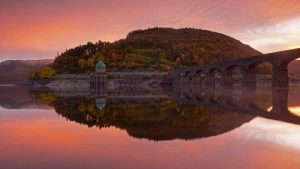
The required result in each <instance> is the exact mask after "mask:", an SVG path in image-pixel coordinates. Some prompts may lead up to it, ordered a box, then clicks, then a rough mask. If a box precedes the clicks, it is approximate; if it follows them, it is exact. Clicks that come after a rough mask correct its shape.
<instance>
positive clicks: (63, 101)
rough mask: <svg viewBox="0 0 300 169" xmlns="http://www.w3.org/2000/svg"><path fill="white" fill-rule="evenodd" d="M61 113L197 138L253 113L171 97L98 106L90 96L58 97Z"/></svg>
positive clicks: (149, 134)
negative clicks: (178, 101) (183, 102)
mask: <svg viewBox="0 0 300 169" xmlns="http://www.w3.org/2000/svg"><path fill="white" fill-rule="evenodd" d="M53 105H54V107H55V110H56V112H57V113H58V114H60V115H62V116H63V117H65V118H67V119H68V120H71V121H76V122H78V123H80V124H85V125H88V126H90V127H92V126H97V127H99V128H102V127H109V126H115V127H118V128H121V129H125V130H126V131H127V132H128V134H129V135H131V136H133V137H136V138H147V139H150V140H172V139H195V138H202V137H208V136H214V135H218V134H221V133H224V132H228V131H230V130H232V129H234V128H236V127H239V126H240V125H242V124H243V123H245V122H248V121H250V120H251V119H252V118H253V117H252V116H249V115H244V114H239V113H233V112H217V111H215V110H212V109H208V108H205V107H203V106H185V105H180V104H176V103H175V102H173V101H171V100H169V99H160V100H156V101H154V102H152V103H134V102H131V103H127V104H118V103H116V102H110V101H109V100H108V101H107V102H106V107H105V108H104V109H102V110H98V109H97V108H96V106H95V101H94V100H92V99H87V98H78V97H77V98H75V97H74V98H64V97H59V98H56V99H55V101H54V102H53Z"/></svg>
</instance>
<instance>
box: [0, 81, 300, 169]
mask: <svg viewBox="0 0 300 169" xmlns="http://www.w3.org/2000/svg"><path fill="white" fill-rule="evenodd" d="M0 90H1V95H0V105H1V108H0V136H1V137H0V138H1V139H0V150H1V154H0V168H49V169H50V168H70V169H71V168H72V169H74V168H131V169H132V168H200V167H201V168H231V169H232V168H236V169H239V168H272V169H273V168H275V169H276V168H299V166H300V160H299V159H300V126H299V125H300V102H299V96H300V87H297V86H293V87H290V89H289V90H287V89H273V90H272V89H268V88H257V89H255V90H254V89H242V88H233V89H232V88H222V89H220V88H217V89H210V90H209V89H201V88H180V89H175V90H166V91H165V92H159V93H153V92H149V91H147V92H140V91H135V92H124V91H121V92H109V91H108V92H104V93H92V92H91V93H88V92H87V93H51V92H32V91H28V90H27V89H24V88H18V87H1V89H0Z"/></svg>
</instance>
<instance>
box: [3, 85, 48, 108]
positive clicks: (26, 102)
mask: <svg viewBox="0 0 300 169" xmlns="http://www.w3.org/2000/svg"><path fill="white" fill-rule="evenodd" d="M0 91H1V93H0V106H1V107H4V108H7V109H51V107H49V106H47V105H45V104H42V103H41V102H40V101H38V100H35V99H33V98H31V96H30V93H29V91H28V90H27V89H26V88H22V87H16V86H9V87H0Z"/></svg>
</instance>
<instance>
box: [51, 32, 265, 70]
mask: <svg viewBox="0 0 300 169" xmlns="http://www.w3.org/2000/svg"><path fill="white" fill-rule="evenodd" d="M259 54H261V53H260V52H259V51H257V50H255V49H253V48H251V47H250V46H248V45H245V44H243V43H241V42H240V41H238V40H236V39H234V38H231V37H229V36H226V35H224V34H220V33H216V32H211V31H207V30H201V29H192V28H184V29H172V28H150V29H146V30H135V31H132V32H130V33H129V34H128V35H127V37H126V38H125V39H121V40H118V41H116V42H113V43H109V42H102V41H98V42H97V43H91V42H88V43H87V44H85V45H80V46H77V47H75V48H72V49H68V50H66V51H65V52H63V53H61V54H59V55H58V56H57V57H56V58H55V60H54V63H53V65H52V68H53V69H54V70H55V72H56V73H85V72H88V71H94V68H95V64H96V63H97V62H98V61H100V60H101V61H103V62H104V63H105V64H106V66H107V68H108V70H111V69H112V68H113V67H116V68H122V67H123V68H124V67H126V68H136V67H153V68H156V69H159V70H163V71H170V70H172V69H175V68H179V67H184V66H194V65H201V64H208V63H215V62H221V61H224V60H228V59H234V58H241V57H249V56H254V55H259Z"/></svg>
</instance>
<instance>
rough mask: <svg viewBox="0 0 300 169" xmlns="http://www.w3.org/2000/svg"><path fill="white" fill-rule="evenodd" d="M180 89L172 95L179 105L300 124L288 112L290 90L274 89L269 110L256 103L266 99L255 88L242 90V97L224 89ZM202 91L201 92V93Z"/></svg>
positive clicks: (299, 121) (171, 93)
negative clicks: (258, 94) (204, 107)
mask: <svg viewBox="0 0 300 169" xmlns="http://www.w3.org/2000/svg"><path fill="white" fill-rule="evenodd" d="M189 90H190V89H187V90H186V89H182V88H178V89H177V90H176V91H175V92H170V95H171V96H172V97H173V98H174V99H175V100H176V101H177V102H179V103H182V104H190V105H203V106H206V107H210V108H213V109H217V110H221V111H230V112H238V113H245V114H250V115H254V116H261V117H264V118H268V119H273V120H279V121H284V122H289V123H295V124H300V117H297V116H295V115H293V114H292V113H291V112H290V111H289V110H288V89H287V88H274V89H272V91H271V92H272V95H271V98H270V102H272V104H270V105H269V106H268V107H269V109H268V108H261V107H259V106H258V105H257V104H256V103H255V102H266V100H264V99H266V98H264V99H262V100H260V99H261V98H259V97H257V95H256V89H255V88H241V90H240V95H239V96H237V95H234V94H233V89H224V90H221V92H219V93H217V92H216V90H214V89H210V90H209V89H206V90H205V91H201V90H197V91H196V92H193V91H192V92H191V91H189ZM199 91H200V92H199Z"/></svg>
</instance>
